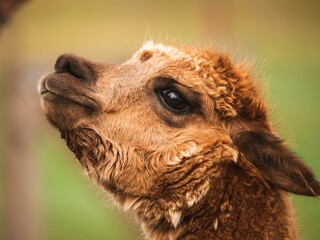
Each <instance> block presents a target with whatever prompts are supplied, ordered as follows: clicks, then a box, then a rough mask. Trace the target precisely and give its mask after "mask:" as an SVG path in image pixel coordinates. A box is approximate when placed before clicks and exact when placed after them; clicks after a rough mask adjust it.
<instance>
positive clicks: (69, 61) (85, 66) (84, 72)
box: [54, 54, 95, 81]
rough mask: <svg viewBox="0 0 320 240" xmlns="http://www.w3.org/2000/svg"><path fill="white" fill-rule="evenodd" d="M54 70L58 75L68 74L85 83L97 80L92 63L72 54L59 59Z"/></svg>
mask: <svg viewBox="0 0 320 240" xmlns="http://www.w3.org/2000/svg"><path fill="white" fill-rule="evenodd" d="M54 69H55V72H56V73H68V74H70V75H72V76H74V77H76V78H79V79H82V80H85V81H94V79H95V74H94V71H93V68H92V66H91V64H90V62H88V61H87V60H85V59H83V58H80V57H77V56H75V55H72V54H63V55H61V56H60V57H58V59H57V61H56V63H55V66H54Z"/></svg>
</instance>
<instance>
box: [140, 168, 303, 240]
mask: <svg viewBox="0 0 320 240" xmlns="http://www.w3.org/2000/svg"><path fill="white" fill-rule="evenodd" d="M214 172H217V171H213V172H212V176H211V178H210V179H211V180H212V181H210V182H206V184H207V185H206V184H202V183H201V181H199V182H197V184H195V185H194V186H193V187H192V189H193V193H194V196H192V193H191V192H190V194H189V196H188V193H187V194H184V197H186V198H188V197H189V201H188V200H187V201H185V202H186V204H185V203H182V202H181V199H179V198H178V200H177V201H172V199H173V198H174V197H175V196H174V193H168V191H165V189H163V191H161V192H162V196H160V195H159V194H158V195H157V196H158V197H157V198H154V199H153V198H149V199H144V200H143V201H142V202H141V204H140V203H139V207H137V210H136V212H137V215H138V218H139V219H140V221H142V223H143V230H144V232H145V233H146V235H147V239H154V240H158V239H159V240H160V239H269V240H270V239H297V236H296V233H295V224H294V220H293V217H292V212H291V207H290V203H289V201H288V199H287V194H286V193H284V192H282V191H280V190H277V189H273V188H272V187H267V186H266V185H265V184H264V183H263V182H262V181H261V180H260V178H258V177H255V176H250V175H249V174H248V173H247V171H246V170H244V169H243V168H241V167H239V166H238V165H236V164H235V163H232V162H225V163H222V164H220V167H218V172H219V175H218V176H217V175H216V174H214ZM190 184H191V183H190V182H189V183H186V184H185V186H188V185H190ZM168 189H170V186H167V188H166V190H168ZM188 189H190V188H189V187H188ZM201 193H203V196H201ZM177 196H178V195H177ZM200 196H201V197H200ZM169 199H170V201H169ZM141 200H142V199H141Z"/></svg>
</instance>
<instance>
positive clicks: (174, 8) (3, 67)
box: [0, 0, 320, 240]
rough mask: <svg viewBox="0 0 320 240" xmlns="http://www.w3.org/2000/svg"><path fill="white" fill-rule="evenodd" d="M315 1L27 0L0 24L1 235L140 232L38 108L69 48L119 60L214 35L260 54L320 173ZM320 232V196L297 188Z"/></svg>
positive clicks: (281, 124)
mask: <svg viewBox="0 0 320 240" xmlns="http://www.w3.org/2000/svg"><path fill="white" fill-rule="evenodd" d="M319 9H320V3H319V2H318V1H292V0H291V1H289V0H280V1H279V0H269V1H252V0H244V1H236V0H234V1H222V0H221V1H214V0H211V1H210V0H199V1H191V0H184V1H169V0H162V1H147V0H139V1H124V0H118V1H116V0H113V1H112V0H91V1H84V0H68V1H66V0H55V1H49V0H31V1H29V2H28V3H27V4H25V5H23V6H22V7H21V8H20V9H19V10H18V11H17V12H16V13H15V15H14V17H13V19H12V21H11V22H10V23H8V24H7V25H6V26H5V28H4V29H3V30H2V32H1V33H0V94H1V101H0V108H1V112H0V113H1V118H0V121H1V125H0V131H1V142H0V143H1V144H0V154H1V156H0V216H1V219H0V239H10V240H11V239H12V240H13V239H15V240H20V239H26V240H29V239H30V240H31V239H32V240H38V239H39V240H57V239H59V240H64V239H68V240H69V239H77V240H82V239H83V240H86V239H94V240H100V239H101V240H102V239H104V240H113V239H143V236H142V234H141V233H140V231H139V226H138V225H137V224H135V223H134V221H133V218H132V216H130V214H123V213H122V212H121V211H119V210H118V209H117V208H116V207H115V206H113V204H112V203H111V201H110V198H108V197H107V196H105V194H104V193H102V191H101V190H99V189H98V188H97V187H96V186H94V185H93V184H92V183H90V182H89V181H88V180H87V178H86V177H85V176H83V174H82V170H81V168H80V166H79V164H78V163H77V161H76V160H75V159H74V157H73V155H72V154H71V153H70V152H69V151H68V150H67V148H66V146H65V144H64V142H63V141H62V140H61V139H60V137H59V134H58V133H57V132H56V131H55V130H53V129H52V128H51V127H50V126H49V124H48V123H47V122H46V121H45V119H44V118H43V116H42V114H41V112H40V104H39V97H38V95H37V91H36V85H37V81H38V79H39V78H40V77H41V76H42V75H44V74H46V73H48V72H50V71H52V69H53V64H54V62H55V59H56V58H57V56H59V54H61V53H64V52H74V53H76V54H78V55H81V56H84V57H87V58H90V59H95V60H98V61H103V62H112V63H120V62H122V61H124V60H126V59H127V58H129V57H130V55H131V54H132V53H133V52H134V51H135V50H136V49H137V48H138V47H139V46H140V45H141V44H142V43H143V41H144V40H145V39H151V38H153V39H155V40H167V39H173V40H175V41H176V42H178V43H179V42H182V43H190V44H196V45H202V44H204V43H206V42H210V43H214V44H216V45H217V46H218V47H219V48H222V49H227V50H228V51H231V52H232V53H233V55H234V56H235V58H240V59H241V58H243V57H246V58H248V59H250V60H252V59H255V60H256V66H257V69H258V71H259V72H260V73H261V79H262V80H261V81H263V82H265V83H266V86H267V90H266V98H267V99H268V100H269V103H270V108H271V109H272V118H273V121H274V123H275V125H276V127H277V130H278V131H279V132H280V134H281V136H282V137H284V138H287V139H289V144H290V145H291V146H292V148H293V149H294V150H295V151H296V152H297V153H299V154H300V155H301V156H302V157H303V158H304V159H305V161H306V162H307V163H308V165H310V167H311V168H312V169H313V170H314V172H315V174H316V175H317V176H318V179H320V159H319V155H320V140H319V136H320V93H319V91H320V78H319V76H320V66H319V65H320V14H319ZM292 198H293V201H294V207H295V211H296V215H297V218H298V225H299V229H300V233H301V236H302V237H303V239H307V240H318V239H320V200H319V199H312V198H307V197H300V196H292Z"/></svg>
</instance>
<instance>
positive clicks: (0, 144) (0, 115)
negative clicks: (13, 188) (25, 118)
mask: <svg viewBox="0 0 320 240" xmlns="http://www.w3.org/2000/svg"><path fill="white" fill-rule="evenodd" d="M2 79H3V76H2V69H1V67H0V100H1V99H2V96H3V95H4V81H3V80H2ZM0 136H1V137H0V239H4V232H5V215H4V188H5V186H4V181H3V177H2V176H4V174H5V172H4V164H5V161H4V159H5V154H4V149H5V139H4V101H0Z"/></svg>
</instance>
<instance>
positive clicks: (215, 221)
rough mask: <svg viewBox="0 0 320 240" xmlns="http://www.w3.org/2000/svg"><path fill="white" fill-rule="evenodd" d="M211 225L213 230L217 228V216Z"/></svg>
mask: <svg viewBox="0 0 320 240" xmlns="http://www.w3.org/2000/svg"><path fill="white" fill-rule="evenodd" d="M213 227H214V230H216V231H217V229H218V218H216V219H215V220H214V222H213Z"/></svg>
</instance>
